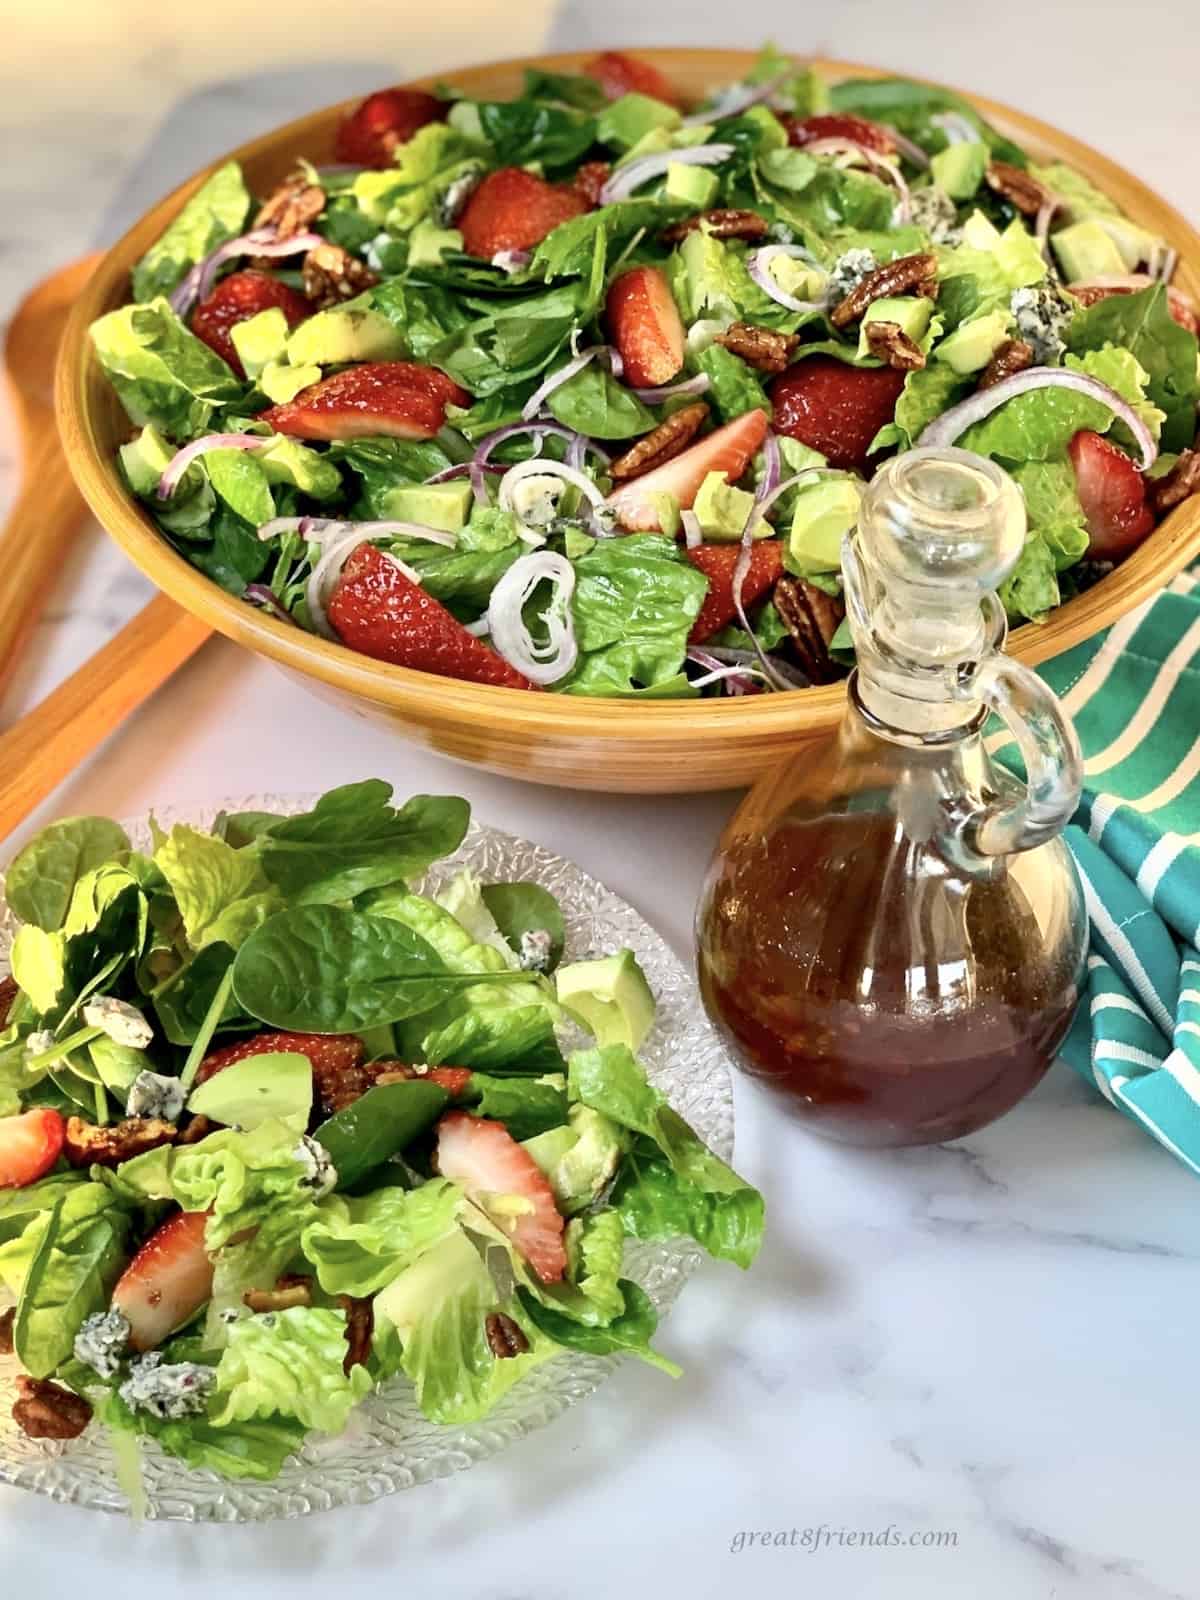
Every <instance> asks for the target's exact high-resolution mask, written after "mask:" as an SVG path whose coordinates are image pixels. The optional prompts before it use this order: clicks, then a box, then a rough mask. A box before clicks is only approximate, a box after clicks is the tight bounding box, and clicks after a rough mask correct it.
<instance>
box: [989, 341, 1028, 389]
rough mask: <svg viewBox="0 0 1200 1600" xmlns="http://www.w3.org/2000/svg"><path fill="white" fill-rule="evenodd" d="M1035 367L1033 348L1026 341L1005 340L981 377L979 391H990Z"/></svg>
mask: <svg viewBox="0 0 1200 1600" xmlns="http://www.w3.org/2000/svg"><path fill="white" fill-rule="evenodd" d="M1032 365H1033V346H1032V345H1031V344H1029V343H1028V342H1027V341H1026V340H1024V339H1005V341H1004V343H1003V344H1002V345H1000V346H999V348H998V349H997V351H996V353H995V355H994V356H993V357H992V359H991V360H990V361H989V362H988V364H987V366H986V367H984V369H983V371H982V373H981V374H980V376H979V382H978V383H977V384H976V385H975V387H976V388H977V389H990V388H991V387H992V385H993V384H996V383H1003V382H1004V380H1005V378H1011V377H1012V376H1013V375H1014V373H1017V372H1024V371H1025V368H1026V367H1031V366H1032Z"/></svg>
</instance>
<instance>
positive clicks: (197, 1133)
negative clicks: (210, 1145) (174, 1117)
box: [175, 1116, 216, 1144]
mask: <svg viewBox="0 0 1200 1600" xmlns="http://www.w3.org/2000/svg"><path fill="white" fill-rule="evenodd" d="M215 1127H216V1123H215V1122H210V1121H209V1119H208V1118H207V1117H205V1116H196V1117H193V1118H192V1120H191V1121H190V1122H189V1123H188V1125H187V1127H186V1128H185V1129H184V1130H183V1132H182V1133H181V1134H180V1135H179V1137H178V1139H176V1141H175V1143H176V1144H199V1143H200V1141H201V1139H207V1138H208V1136H209V1134H210V1133H211V1132H212V1131H213V1129H214V1128H215Z"/></svg>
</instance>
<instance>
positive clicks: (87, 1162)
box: [63, 1117, 179, 1167]
mask: <svg viewBox="0 0 1200 1600" xmlns="http://www.w3.org/2000/svg"><path fill="white" fill-rule="evenodd" d="M178 1137H179V1129H178V1128H177V1127H176V1126H175V1124H174V1123H173V1122H164V1121H163V1119H162V1118H161V1117H126V1118H125V1120H124V1122H113V1123H110V1124H109V1125H108V1126H107V1127H103V1128H101V1127H98V1126H97V1125H96V1124H95V1123H93V1122H85V1121H84V1120H83V1118H82V1117H68V1118H67V1132H66V1137H65V1138H64V1140H63V1155H65V1156H66V1158H67V1160H68V1161H69V1162H70V1163H71V1165H72V1166H73V1167H90V1166H92V1165H93V1164H95V1165H96V1166H100V1167H119V1166H120V1165H121V1162H122V1161H130V1160H132V1159H133V1157H134V1156H140V1155H142V1154H144V1153H145V1151H147V1150H157V1149H158V1147H159V1145H160V1144H174V1143H175V1141H176V1139H177V1138H178Z"/></svg>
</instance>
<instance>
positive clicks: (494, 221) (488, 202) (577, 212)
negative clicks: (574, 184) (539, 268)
mask: <svg viewBox="0 0 1200 1600" xmlns="http://www.w3.org/2000/svg"><path fill="white" fill-rule="evenodd" d="M589 209H590V207H589V205H588V202H587V200H586V199H584V198H583V196H582V195H580V194H577V193H576V192H575V190H574V189H568V188H556V187H555V186H554V184H552V183H547V182H546V180H545V178H539V177H537V176H536V174H534V173H532V172H526V171H525V170H524V168H522V167H501V168H500V170H499V171H498V172H489V173H488V175H487V177H486V178H485V179H484V180H483V182H482V183H481V184H480V185H479V187H478V188H477V189H476V190H475V192H474V194H473V195H472V196H471V198H470V199H469V200H468V201H467V204H466V207H465V209H464V211H463V214H462V216H461V217H459V219H458V226H459V231H460V232H461V233H462V236H463V249H464V250H465V251H466V253H467V254H468V255H469V256H481V257H482V258H483V259H484V260H485V261H490V260H491V259H492V257H493V256H494V255H496V253H497V252H498V251H500V250H532V249H533V247H534V245H538V244H541V242H542V240H543V239H544V238H545V237H546V235H547V234H548V233H552V232H553V231H554V229H555V228H557V227H558V225H559V223H560V222H569V221H570V220H571V218H572V217H578V216H581V215H582V214H583V212H585V211H587V210H589Z"/></svg>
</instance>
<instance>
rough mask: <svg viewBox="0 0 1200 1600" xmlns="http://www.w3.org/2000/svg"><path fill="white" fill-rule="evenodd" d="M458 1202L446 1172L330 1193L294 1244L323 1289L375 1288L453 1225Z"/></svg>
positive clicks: (358, 1291)
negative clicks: (399, 1184)
mask: <svg viewBox="0 0 1200 1600" xmlns="http://www.w3.org/2000/svg"><path fill="white" fill-rule="evenodd" d="M462 1206H463V1194H462V1190H461V1189H459V1188H458V1187H457V1185H455V1184H453V1183H451V1182H450V1181H449V1180H448V1179H446V1178H433V1179H431V1180H430V1182H428V1183H425V1184H422V1185H421V1187H420V1188H419V1189H397V1188H389V1189H376V1190H375V1191H374V1193H372V1194H368V1195H363V1196H362V1197H361V1198H359V1199H347V1198H344V1197H343V1196H341V1195H331V1196H330V1197H329V1198H328V1199H327V1200H323V1201H322V1202H321V1204H320V1206H319V1207H318V1208H317V1214H316V1217H315V1218H314V1220H313V1221H312V1222H310V1223H309V1224H308V1225H307V1227H306V1228H305V1229H304V1232H303V1234H302V1235H301V1239H300V1247H301V1249H302V1251H303V1252H304V1256H305V1259H306V1260H308V1261H310V1262H311V1263H312V1265H313V1267H314V1269H315V1271H316V1274H317V1281H318V1282H319V1283H320V1285H321V1288H322V1289H324V1291H325V1292H326V1294H333V1295H337V1294H349V1295H371V1294H375V1293H376V1292H377V1291H378V1290H380V1289H382V1288H383V1287H384V1286H385V1284H388V1283H390V1282H391V1281H392V1279H393V1278H395V1277H396V1276H397V1275H398V1274H399V1273H400V1272H402V1271H403V1270H404V1268H405V1267H408V1266H411V1265H412V1263H413V1262H414V1261H415V1260H416V1259H417V1258H418V1257H419V1256H420V1255H422V1254H423V1253H424V1252H425V1251H426V1250H428V1249H430V1248H432V1246H434V1245H435V1244H437V1242H438V1241H439V1240H440V1239H442V1238H444V1237H445V1235H446V1234H447V1233H449V1232H450V1230H451V1229H452V1228H454V1227H455V1226H456V1223H457V1218H458V1215H459V1212H460V1211H461V1210H462Z"/></svg>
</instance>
